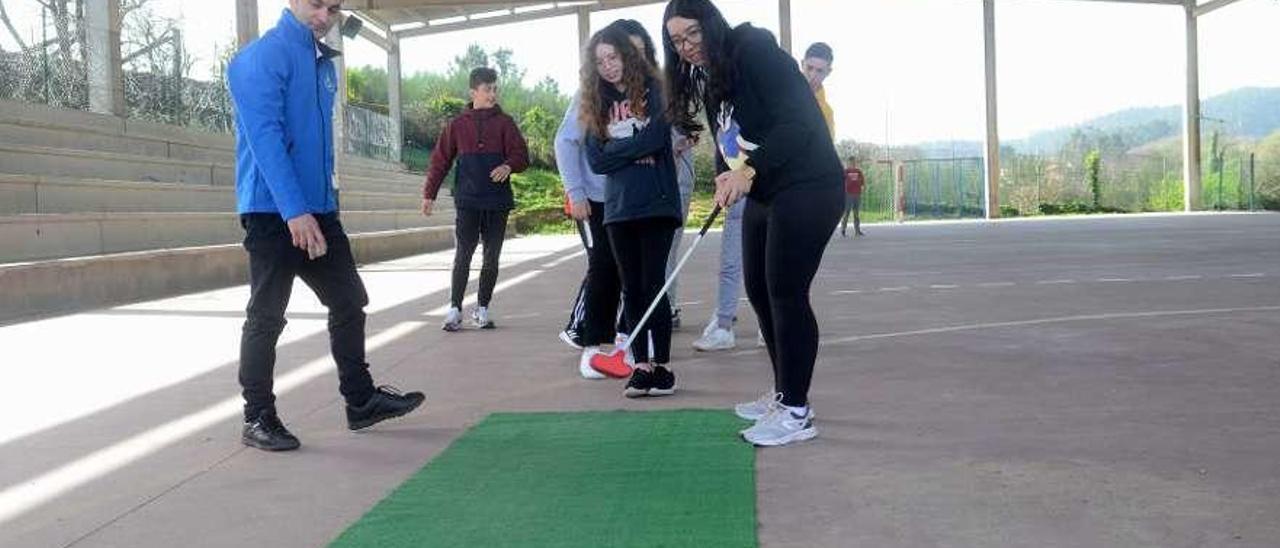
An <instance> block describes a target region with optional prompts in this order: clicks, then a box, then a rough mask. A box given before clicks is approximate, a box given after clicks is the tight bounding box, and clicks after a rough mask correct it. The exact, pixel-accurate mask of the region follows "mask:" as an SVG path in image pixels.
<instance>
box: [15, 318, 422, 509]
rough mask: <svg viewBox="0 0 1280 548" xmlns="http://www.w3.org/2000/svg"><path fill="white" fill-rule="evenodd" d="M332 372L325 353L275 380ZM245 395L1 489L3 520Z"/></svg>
mask: <svg viewBox="0 0 1280 548" xmlns="http://www.w3.org/2000/svg"><path fill="white" fill-rule="evenodd" d="M423 325H424V324H423V322H417V321H410V322H401V323H399V324H396V325H395V326H393V327H391V328H389V329H387V330H386V331H383V332H381V333H378V334H377V335H374V336H372V337H369V339H368V342H367V343H366V344H365V346H366V352H373V351H374V350H377V349H378V348H381V347H383V346H386V345H387V344H389V343H391V342H393V341H395V340H397V339H400V338H401V337H404V336H405V335H408V334H409V333H411V332H413V331H415V330H417V329H419V328H420V327H422V326H423ZM331 374H333V358H332V357H330V356H329V355H328V354H326V355H325V356H324V357H321V358H317V359H315V360H312V361H310V362H307V363H306V364H305V365H303V366H302V367H299V368H297V369H294V370H293V371H290V372H288V373H286V374H284V375H280V376H279V377H277V378H276V381H275V392H276V396H277V397H278V396H280V395H282V394H285V393H287V392H289V391H291V390H293V389H294V388H297V387H299V386H302V385H303V384H306V383H307V382H309V381H311V380H313V379H315V378H317V377H321V376H324V375H331ZM243 406H244V400H243V399H242V398H241V396H240V395H235V396H232V397H229V398H227V399H225V400H222V401H221V402H218V403H216V404H214V405H211V406H209V407H206V408H204V409H202V410H200V411H196V412H195V413H192V414H190V415H186V416H184V417H180V418H177V419H174V420H171V421H169V422H166V423H164V424H162V425H160V426H157V427H155V428H152V429H150V430H147V431H146V432H143V433H141V434H137V435H135V436H133V437H130V438H128V439H126V440H124V441H121V442H118V443H116V444H115V445H112V446H110V447H106V448H104V449H99V450H98V451H95V452H93V453H90V454H89V455H86V456H84V457H81V458H79V459H76V460H74V461H72V462H70V463H67V464H64V465H62V466H60V467H58V468H57V469H54V470H51V471H49V472H45V473H44V474H41V475H40V476H38V477H35V478H32V479H29V480H26V481H24V482H22V483H18V484H16V485H14V486H12V487H10V488H8V489H5V490H4V491H0V524H3V523H5V522H7V521H9V520H12V519H14V518H16V517H18V516H20V515H22V514H24V513H26V512H28V511H30V510H32V509H34V508H36V507H38V506H40V505H42V504H45V503H47V502H49V501H51V500H53V499H55V498H57V497H59V496H62V495H64V494H66V493H67V492H69V491H71V490H73V489H75V488H77V487H80V486H81V485H84V484H86V483H89V482H90V481H93V480H96V479H98V478H100V477H102V476H105V475H107V474H110V473H112V472H115V471H116V470H119V469H121V468H123V467H125V466H128V465H129V464H132V463H133V462H135V461H137V460H139V459H142V458H145V457H146V456H148V455H150V454H152V453H155V452H157V451H159V450H161V449H164V448H165V447H168V446H170V445H172V444H174V443H175V442H177V441H179V440H181V439H183V438H186V437H187V436H190V435H192V434H194V433H196V432H199V431H201V430H204V429H206V428H209V427H212V426H214V425H216V424H218V423H220V422H223V421H227V420H231V419H233V418H235V417H237V416H239V415H240V414H241V413H243V412H244V407H243Z"/></svg>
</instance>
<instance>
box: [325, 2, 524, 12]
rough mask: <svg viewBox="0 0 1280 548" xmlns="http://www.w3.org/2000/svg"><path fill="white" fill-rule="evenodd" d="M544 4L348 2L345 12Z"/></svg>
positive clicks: (344, 3) (344, 5)
mask: <svg viewBox="0 0 1280 548" xmlns="http://www.w3.org/2000/svg"><path fill="white" fill-rule="evenodd" d="M539 3H545V1H544V2H537V1H532V2H507V3H505V4H504V3H503V2H502V1H501V0H346V1H345V2H343V3H342V9H344V10H395V9H407V8H439V7H445V6H493V7H494V9H501V8H502V7H504V6H506V7H510V5H512V4H539Z"/></svg>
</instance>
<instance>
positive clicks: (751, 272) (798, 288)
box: [742, 185, 844, 407]
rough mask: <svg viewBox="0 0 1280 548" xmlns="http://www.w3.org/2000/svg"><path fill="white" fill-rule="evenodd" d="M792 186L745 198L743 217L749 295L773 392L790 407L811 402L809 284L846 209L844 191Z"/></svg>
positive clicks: (813, 332)
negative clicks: (764, 199) (760, 198)
mask: <svg viewBox="0 0 1280 548" xmlns="http://www.w3.org/2000/svg"><path fill="white" fill-rule="evenodd" d="M829 186H830V188H827V187H823V188H793V189H787V190H783V191H782V192H779V193H778V194H777V195H776V196H774V198H773V201H772V202H771V203H769V204H761V203H760V202H757V201H755V200H751V199H748V201H747V207H746V211H745V212H744V213H743V218H742V262H743V277H744V280H745V282H746V288H747V298H748V299H750V300H751V306H752V308H754V309H755V311H756V317H757V318H758V319H759V321H760V331H761V333H762V334H763V335H764V341H765V345H766V346H767V347H768V350H769V360H770V361H771V362H772V363H773V379H774V390H776V391H778V392H781V393H782V403H783V404H784V405H789V406H793V407H798V406H802V405H806V404H807V403H808V401H809V384H810V381H812V379H813V362H814V360H816V359H817V356H818V321H817V320H816V319H815V318H814V316H813V308H811V307H810V306H809V285H810V284H811V283H813V277H814V275H815V274H817V272H818V266H819V265H820V264H821V263H822V252H823V251H824V250H825V249H826V247H827V242H828V241H829V240H830V239H831V234H832V231H834V230H835V227H836V223H837V222H839V220H840V214H841V213H842V211H843V209H844V197H843V193H844V189H842V188H841V187H840V186H839V185H829Z"/></svg>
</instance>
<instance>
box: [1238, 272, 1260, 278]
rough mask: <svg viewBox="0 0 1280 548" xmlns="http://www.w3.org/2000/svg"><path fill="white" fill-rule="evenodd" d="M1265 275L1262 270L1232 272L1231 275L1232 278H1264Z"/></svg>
mask: <svg viewBox="0 0 1280 548" xmlns="http://www.w3.org/2000/svg"><path fill="white" fill-rule="evenodd" d="M1265 276H1266V274H1263V273H1261V272H1255V273H1253V274H1232V275H1231V277H1232V278H1262V277H1265Z"/></svg>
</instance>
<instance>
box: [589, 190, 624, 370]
mask: <svg viewBox="0 0 1280 548" xmlns="http://www.w3.org/2000/svg"><path fill="white" fill-rule="evenodd" d="M588 203H589V204H590V205H591V216H590V217H588V218H587V222H586V223H583V225H585V226H584V228H585V229H586V230H590V231H591V248H590V249H588V250H587V278H586V280H584V281H583V285H582V322H581V323H580V324H579V328H578V333H579V334H581V336H582V344H583V346H598V345H602V344H609V343H612V342H613V339H614V337H615V336H616V335H617V329H618V328H619V327H622V326H623V324H620V323H619V322H618V304H619V299H621V297H622V279H621V278H619V277H618V261H617V260H616V258H615V257H614V249H613V242H611V241H610V239H609V231H607V230H606V229H605V226H604V203H603V202H588ZM585 244H586V235H585V234H584V235H583V245H585Z"/></svg>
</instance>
